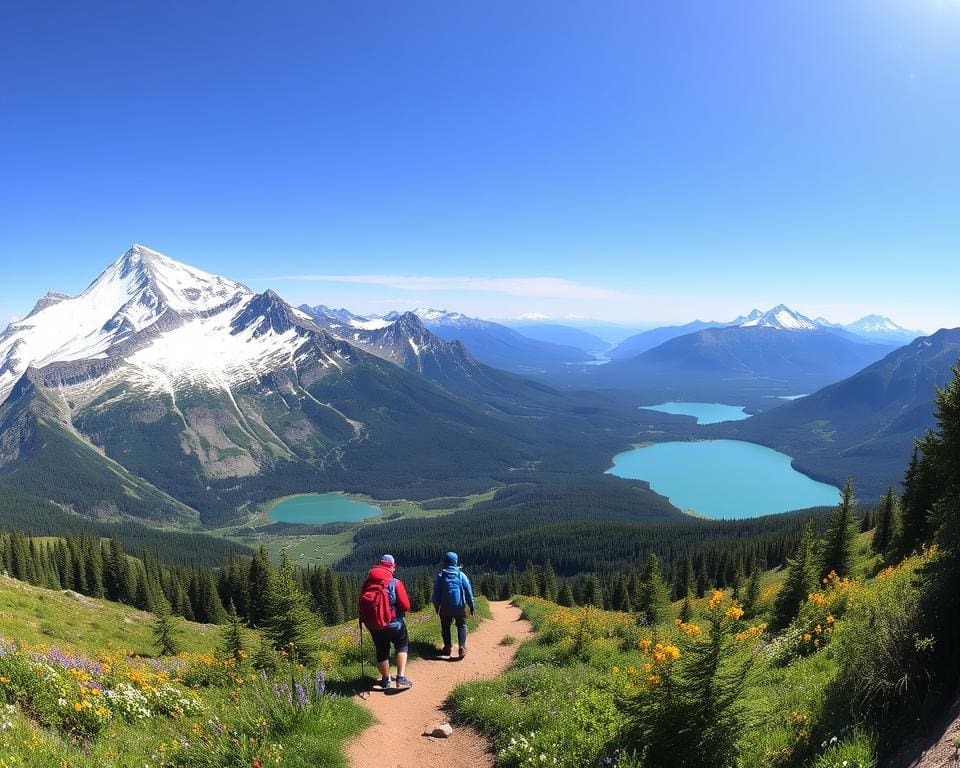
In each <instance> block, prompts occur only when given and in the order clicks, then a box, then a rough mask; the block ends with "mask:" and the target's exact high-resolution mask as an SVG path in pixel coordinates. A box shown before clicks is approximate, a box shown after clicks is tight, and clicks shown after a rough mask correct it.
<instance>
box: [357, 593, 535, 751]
mask: <svg viewBox="0 0 960 768" xmlns="http://www.w3.org/2000/svg"><path fill="white" fill-rule="evenodd" d="M490 612H491V613H492V614H493V618H491V619H487V620H486V621H484V622H481V624H480V626H479V627H477V629H476V630H474V631H473V632H471V633H470V654H469V655H468V656H467V657H466V658H465V659H464V660H463V661H462V662H459V663H456V664H451V663H450V662H449V660H448V659H440V658H436V659H429V658H423V659H415V660H414V661H411V662H410V663H409V664H408V665H407V676H408V677H409V678H410V679H411V680H413V682H414V686H413V688H411V689H410V690H409V691H407V692H406V693H405V694H404V695H403V696H387V695H384V694H383V693H380V692H379V691H376V690H374V691H371V692H370V696H368V697H367V698H358V699H357V701H358V702H359V703H360V704H361V705H362V706H364V707H366V708H367V709H368V710H370V712H372V713H373V715H374V716H375V717H376V718H377V721H378V722H377V723H376V724H375V725H372V726H371V727H370V728H367V730H365V731H364V732H363V733H360V734H358V735H357V736H356V737H355V738H354V740H353V742H352V743H351V744H350V746H349V748H348V750H347V755H348V757H349V760H350V766H351V768H449V766H451V765H462V766H470V768H493V762H494V761H493V755H492V754H491V753H490V751H489V744H488V743H487V741H486V739H484V738H483V737H482V736H481V735H480V734H479V733H477V732H476V731H475V730H473V729H472V728H469V727H466V726H463V727H457V728H456V729H453V728H450V734H449V735H448V736H446V737H443V738H441V737H438V736H435V735H434V733H433V729H434V728H435V727H437V726H438V725H446V726H447V727H448V728H449V727H450V725H449V722H448V719H449V716H448V714H447V713H446V712H445V711H444V709H443V703H444V702H445V701H446V699H447V696H449V695H450V691H452V690H453V689H454V688H455V687H456V686H458V685H459V684H460V683H464V682H467V681H469V680H482V679H489V678H494V677H497V676H498V675H500V674H501V673H502V672H503V671H504V670H506V668H507V667H508V666H509V665H510V662H511V661H513V657H514V655H515V654H516V651H517V645H500V640H502V639H503V637H504V636H505V635H508V634H509V635H513V636H514V637H515V638H516V639H517V641H518V643H519V642H522V641H523V640H526V639H527V638H528V637H530V635H531V634H532V630H531V627H530V624H529V623H528V622H527V621H524V620H523V619H521V618H520V609H519V608H517V607H516V606H513V605H510V604H509V603H507V602H491V603H490ZM436 628H437V641H438V642H439V640H440V626H439V623H437V625H436Z"/></svg>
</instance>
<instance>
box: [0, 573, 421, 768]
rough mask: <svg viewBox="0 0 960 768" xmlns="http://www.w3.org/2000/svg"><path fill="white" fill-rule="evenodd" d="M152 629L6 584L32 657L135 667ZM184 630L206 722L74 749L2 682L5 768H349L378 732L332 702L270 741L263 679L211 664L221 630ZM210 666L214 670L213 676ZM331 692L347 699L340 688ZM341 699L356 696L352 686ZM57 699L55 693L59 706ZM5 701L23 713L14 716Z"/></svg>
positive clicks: (101, 604) (115, 613) (342, 663)
mask: <svg viewBox="0 0 960 768" xmlns="http://www.w3.org/2000/svg"><path fill="white" fill-rule="evenodd" d="M151 619H152V617H151V616H150V614H145V613H143V612H140V611H137V610H135V609H132V608H128V607H126V606H123V605H119V604H115V603H110V602H107V601H104V600H95V599H91V598H87V597H82V596H77V595H74V594H72V593H66V592H58V591H53V590H46V589H41V588H37V587H32V586H29V585H26V584H23V583H22V582H19V581H16V580H13V579H9V578H7V577H0V637H2V638H5V639H6V640H8V641H11V640H12V641H16V642H17V643H18V644H19V645H21V646H23V647H26V648H28V649H30V650H40V649H43V648H47V647H49V646H56V647H58V648H60V649H61V650H63V651H64V652H67V653H71V654H77V655H80V656H83V657H85V658H88V659H95V658H96V659H102V660H107V661H108V662H109V663H111V664H113V665H114V666H116V665H119V664H126V663H129V662H128V661H127V660H128V659H129V655H130V654H136V655H142V656H150V655H152V653H153V648H152V634H151ZM177 625H178V628H179V630H180V639H181V641H182V645H183V647H184V650H185V653H186V655H185V656H184V657H183V658H184V659H186V660H187V662H188V663H189V664H191V665H197V666H198V668H200V669H203V670H207V669H209V670H211V673H210V674H209V675H207V676H206V677H202V678H197V679H196V682H195V683H190V684H192V685H196V686H197V687H196V688H195V691H196V693H197V694H198V695H199V697H200V700H201V702H202V705H203V709H202V712H200V713H199V714H196V715H185V716H182V717H162V716H154V717H151V718H149V719H148V720H142V721H137V722H133V723H131V722H126V721H125V720H123V719H122V718H121V717H120V716H116V717H114V718H112V719H111V720H110V721H109V723H108V724H107V725H106V728H105V730H104V731H102V732H101V733H99V735H97V736H96V737H95V738H93V739H92V740H88V741H82V740H81V741H74V740H73V739H71V738H66V737H65V736H64V735H62V734H61V733H59V732H58V731H56V730H53V729H51V728H49V727H41V726H40V725H39V724H38V721H37V720H35V719H33V717H28V713H27V712H26V711H25V710H24V709H23V706H25V704H24V702H25V701H27V700H25V699H22V698H18V693H17V689H16V688H10V687H9V686H7V687H5V686H4V680H3V679H2V678H0V766H3V768H14V766H16V767H17V768H81V767H83V766H89V765H98V766H103V768H128V767H129V766H132V765H136V766H142V765H149V766H151V768H249V766H250V765H251V764H252V762H253V760H252V758H251V757H250V755H252V754H259V755H263V752H259V753H257V752H254V751H251V750H267V751H268V752H269V753H270V754H280V755H282V762H281V763H279V764H280V765H283V766H293V767H295V768H300V767H301V766H302V768H307V767H308V766H309V767H310V768H312V767H313V766H317V765H323V766H345V765H346V759H345V756H344V753H343V749H342V747H343V744H344V743H346V741H348V740H349V739H350V738H352V737H354V736H355V735H356V734H358V733H359V732H360V731H361V730H362V729H363V728H365V727H366V726H367V725H369V724H370V722H371V719H372V718H371V716H370V715H369V713H368V712H367V711H366V710H365V709H363V708H362V707H360V706H359V705H358V704H357V703H355V702H354V701H353V700H352V699H351V698H349V697H340V698H329V697H328V698H326V699H324V700H323V702H322V703H323V707H322V711H320V715H322V716H317V717H313V716H311V717H309V718H306V719H302V721H297V723H296V727H295V728H284V727H280V725H276V726H271V728H270V730H269V731H262V729H261V726H259V725H258V724H257V721H258V719H260V718H261V717H263V712H262V708H261V707H260V706H259V704H258V702H259V701H260V700H259V699H258V698H257V697H256V695H255V692H254V691H253V690H252V689H251V686H256V685H257V684H256V683H255V682H251V681H250V678H249V675H250V674H253V670H251V669H247V670H245V671H243V675H242V677H238V675H239V674H240V673H239V672H234V671H230V670H231V668H229V667H223V666H222V664H221V663H220V662H214V661H213V660H212V659H211V658H210V656H211V655H212V653H213V651H214V649H215V648H216V645H217V642H218V640H219V636H220V629H219V628H218V627H211V626H205V625H200V624H194V623H191V622H185V621H181V620H177ZM432 629H433V627H432V626H430V625H428V624H427V623H426V622H423V623H422V624H421V625H419V626H417V627H416V628H415V631H414V632H412V633H411V634H412V635H413V636H414V637H417V638H422V639H423V641H424V642H426V639H427V638H428V637H429V635H430V634H431V630H432ZM338 631H340V632H343V631H346V632H348V633H350V634H351V635H352V636H353V642H354V643H355V642H356V631H355V629H354V625H345V626H344V627H341V628H333V629H331V630H328V631H327V632H328V633H336V632H338ZM258 637H259V633H257V632H256V631H254V630H248V631H247V637H246V639H247V641H248V643H247V644H248V648H249V649H250V651H251V652H252V651H253V650H254V649H255V648H256V644H257V640H258ZM364 650H365V651H366V650H367V647H366V646H365V648H364ZM348 657H349V653H347V654H345V653H343V652H337V653H334V654H332V655H329V654H328V656H327V659H326V661H327V662H328V664H329V665H330V666H329V667H327V668H326V670H325V671H326V672H327V673H328V677H329V678H330V679H332V680H338V679H340V680H344V679H347V678H348V674H349V673H348V672H346V670H349V669H351V668H358V664H357V663H356V662H358V661H359V659H358V658H357V659H355V660H351V659H349V658H348ZM208 664H210V665H212V666H209V667H208V666H206V665H208ZM351 664H352V667H351ZM368 669H369V667H368ZM254 676H255V675H254ZM188 679H192V678H175V680H177V684H178V685H180V686H181V687H184V686H187V685H188V682H187V680H188ZM7 682H9V681H7ZM268 690H269V689H268ZM330 690H332V691H335V692H336V691H337V689H336V688H335V687H334V686H331V689H330ZM341 691H342V692H349V691H347V690H345V689H343V687H342V686H341ZM57 695H58V694H56V693H54V694H53V699H51V700H50V701H54V700H55V699H56V696H57ZM271 695H272V693H271ZM5 698H6V699H7V701H14V702H18V703H17V704H15V705H14V706H12V707H10V706H7V705H6V704H4V699H5ZM50 701H48V702H47V704H46V705H44V706H46V707H47V708H48V709H49V707H50V706H54V707H55V706H56V705H55V704H51V703H50ZM34 706H36V705H34ZM34 715H35V713H34ZM211 721H212V722H211ZM212 723H217V724H218V725H217V726H216V727H217V728H218V729H219V730H217V731H216V732H215V731H214V730H213V729H214V725H213V724H212ZM233 734H247V736H245V737H244V738H247V739H249V738H255V739H257V740H258V742H259V743H258V744H255V745H254V746H250V744H251V742H249V741H248V742H245V743H246V747H244V748H243V749H238V748H236V746H235V745H234V744H233V742H232V741H230V739H231V738H232V735H233ZM173 745H177V746H173ZM183 745H189V747H184V746H183ZM268 745H274V746H268ZM244 750H247V751H246V752H245V751H244ZM271 750H272V751H271ZM270 764H272V763H271V762H269V761H268V760H267V759H264V760H263V765H264V766H266V765H270Z"/></svg>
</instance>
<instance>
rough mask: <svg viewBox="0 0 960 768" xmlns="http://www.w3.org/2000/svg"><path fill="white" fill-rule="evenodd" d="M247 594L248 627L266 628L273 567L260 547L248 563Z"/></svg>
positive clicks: (264, 550)
mask: <svg viewBox="0 0 960 768" xmlns="http://www.w3.org/2000/svg"><path fill="white" fill-rule="evenodd" d="M248 578H249V582H248V590H249V592H248V594H249V603H250V616H249V618H250V625H251V626H254V627H263V626H266V623H267V619H268V617H269V613H270V608H269V601H270V591H271V588H272V584H273V578H274V573H273V565H272V564H271V563H270V558H269V556H268V555H267V550H266V549H265V548H264V547H263V546H261V547H260V549H258V550H257V554H256V555H255V556H254V558H253V562H252V563H250V572H249V577H248Z"/></svg>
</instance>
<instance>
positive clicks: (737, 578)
mask: <svg viewBox="0 0 960 768" xmlns="http://www.w3.org/2000/svg"><path fill="white" fill-rule="evenodd" d="M746 580H747V575H746V573H744V570H743V558H740V557H738V558H737V562H736V565H735V566H734V569H733V576H732V577H731V579H730V586H731V587H733V599H734V600H739V599H740V589H741V587H743V582H744V581H746Z"/></svg>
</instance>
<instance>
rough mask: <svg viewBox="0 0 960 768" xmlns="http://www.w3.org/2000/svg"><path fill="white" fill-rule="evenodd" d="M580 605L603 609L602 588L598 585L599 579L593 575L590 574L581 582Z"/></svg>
mask: <svg viewBox="0 0 960 768" xmlns="http://www.w3.org/2000/svg"><path fill="white" fill-rule="evenodd" d="M582 605H593V606H596V607H597V608H603V586H602V585H601V584H600V578H599V577H598V576H597V574H595V573H591V574H590V575H589V576H587V577H586V579H585V580H584V582H583V601H582Z"/></svg>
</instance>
